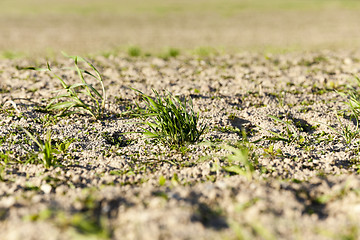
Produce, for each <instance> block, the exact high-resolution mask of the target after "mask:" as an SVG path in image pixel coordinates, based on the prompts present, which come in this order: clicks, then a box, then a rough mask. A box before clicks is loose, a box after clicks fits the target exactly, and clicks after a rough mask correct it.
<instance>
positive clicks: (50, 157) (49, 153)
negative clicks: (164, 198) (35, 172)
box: [20, 127, 57, 169]
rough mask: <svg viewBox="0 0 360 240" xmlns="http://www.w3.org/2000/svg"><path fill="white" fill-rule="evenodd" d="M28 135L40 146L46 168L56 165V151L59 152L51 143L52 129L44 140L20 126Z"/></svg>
mask: <svg viewBox="0 0 360 240" xmlns="http://www.w3.org/2000/svg"><path fill="white" fill-rule="evenodd" d="M20 128H21V129H22V130H23V131H24V132H25V133H26V135H28V137H29V138H30V139H31V140H33V141H34V143H35V144H36V145H37V146H38V147H39V148H40V150H41V151H40V153H39V154H42V157H40V158H41V159H42V163H43V165H44V167H45V168H47V169H48V168H50V167H51V166H54V165H55V163H56V158H55V156H54V153H57V150H56V149H54V148H53V147H52V144H51V131H50V130H48V131H47V133H46V136H45V139H44V141H41V140H38V139H37V138H36V137H35V136H34V135H32V134H31V133H30V132H29V131H27V130H26V129H24V128H22V127H20Z"/></svg>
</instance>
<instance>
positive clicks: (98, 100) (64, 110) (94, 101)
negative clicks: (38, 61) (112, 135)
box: [27, 54, 106, 119]
mask: <svg viewBox="0 0 360 240" xmlns="http://www.w3.org/2000/svg"><path fill="white" fill-rule="evenodd" d="M64 55H65V56H67V55H66V54H64ZM67 57H69V58H71V59H73V60H74V64H75V68H72V69H74V70H76V72H77V74H78V76H79V78H80V80H81V82H80V83H75V84H73V85H68V84H67V83H66V82H65V80H63V79H62V78H61V77H60V76H58V75H57V74H55V73H53V71H52V69H51V67H50V65H49V63H47V68H45V69H44V68H35V67H29V68H27V69H31V70H37V71H48V72H51V73H52V74H53V76H54V77H55V78H57V79H58V80H59V81H60V83H61V85H62V87H63V89H60V90H58V91H57V92H58V95H57V96H55V97H53V98H52V99H51V100H50V103H49V104H48V105H47V106H46V108H45V109H46V110H50V111H60V113H59V114H57V116H64V115H70V114H73V113H78V112H86V113H88V114H90V115H91V116H92V117H93V118H95V119H99V118H101V117H102V116H103V114H104V111H105V102H106V92H105V87H104V81H103V78H102V76H101V74H100V73H99V71H98V70H97V69H96V68H95V67H94V65H92V64H91V63H90V62H88V61H87V60H85V59H84V58H81V57H77V56H67ZM79 62H84V63H86V64H87V65H88V66H89V67H90V68H91V69H92V70H93V72H94V73H91V72H89V71H87V70H84V69H81V68H80V67H79ZM85 76H89V77H92V78H94V79H96V80H97V81H98V82H99V83H100V85H101V88H102V94H100V93H99V92H98V90H96V89H95V88H94V87H93V86H91V85H90V84H88V83H87V82H86V81H85ZM61 100H63V101H61Z"/></svg>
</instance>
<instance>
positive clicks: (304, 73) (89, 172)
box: [0, 51, 360, 239]
mask: <svg viewBox="0 0 360 240" xmlns="http://www.w3.org/2000/svg"><path fill="white" fill-rule="evenodd" d="M359 56H360V55H359V54H358V53H355V52H330V51H326V52H314V53H307V54H305V53H303V54H282V55H263V54H253V53H243V54H235V55H220V56H213V57H206V58H199V57H196V56H188V57H184V56H180V57H177V58H169V59H161V58H154V57H147V58H141V57H140V58H129V57H125V56H110V57H108V58H105V57H96V58H93V59H91V61H92V62H93V64H94V65H95V66H97V67H98V68H99V70H100V72H101V73H103V76H104V79H105V80H104V81H105V86H106V90H107V93H108V96H109V98H108V102H107V106H106V109H107V114H106V117H105V118H104V119H102V120H92V119H91V117H90V116H88V115H72V116H70V117H59V118H54V117H52V115H48V114H47V113H44V112H41V111H39V109H41V107H43V106H45V105H46V103H47V102H48V99H49V98H50V97H51V96H54V92H53V91H54V90H56V89H58V88H59V87H60V84H59V81H58V80H56V79H54V78H52V77H51V76H50V75H49V74H48V73H45V72H36V71H30V70H18V69H19V68H21V67H26V66H30V65H31V66H32V65H33V64H34V62H29V61H26V60H2V61H1V62H0V89H1V94H0V104H1V106H2V108H1V114H0V125H1V128H0V137H1V146H0V152H2V153H3V155H2V157H1V160H0V162H1V164H2V165H1V166H2V171H1V182H0V232H1V236H0V239H81V238H84V239H90V238H93V239H343V238H346V239H359V237H360V235H359V234H360V233H359V231H358V229H359V227H360V226H359V222H360V221H359V220H360V219H359V216H360V196H359V193H360V192H359V191H360V181H359V180H360V178H359V175H358V172H359V168H360V167H359V166H360V165H359V150H358V149H359V145H358V144H359V142H358V137H355V138H354V139H353V140H352V141H351V142H350V143H346V141H345V139H344V137H343V136H342V135H341V134H338V133H337V132H335V131H334V130H332V129H330V128H329V127H328V126H327V125H326V124H328V125H330V126H332V127H333V128H334V129H335V130H336V131H338V132H341V131H342V130H343V128H342V127H341V124H340V121H341V123H342V124H343V125H344V126H347V127H349V128H350V129H352V130H354V129H355V127H356V125H355V124H354V121H351V120H350V119H349V116H350V115H349V113H348V112H347V111H346V110H347V109H348V106H347V105H346V104H345V103H346V101H347V100H346V99H345V98H344V97H342V96H340V94H339V93H337V92H336V91H340V92H341V91H342V92H344V91H345V92H346V89H347V88H346V85H347V84H352V85H354V84H355V82H354V81H353V76H354V74H357V73H358V72H359V71H360V61H359ZM42 66H44V63H42ZM51 66H52V67H53V69H54V71H55V72H56V73H58V74H59V76H62V77H63V78H64V79H65V80H66V81H67V82H70V83H74V82H78V81H79V80H78V79H77V76H76V74H75V73H74V72H73V71H72V70H61V68H64V67H71V66H72V62H71V61H69V60H67V59H64V58H59V59H58V60H57V61H56V62H54V63H51ZM94 86H95V87H99V86H98V85H96V84H94ZM354 86H355V85H354ZM129 87H133V88H136V89H139V90H141V91H143V92H145V93H147V94H150V95H153V94H152V92H151V89H152V88H154V89H156V90H159V91H161V90H162V89H167V90H169V91H170V92H172V93H173V94H176V95H180V96H187V97H191V98H192V99H193V102H194V109H195V110H196V111H198V112H199V113H200V117H201V119H202V121H203V122H204V123H205V124H207V126H208V131H207V132H206V133H205V134H204V136H203V141H208V142H212V143H213V145H212V146H210V145H202V144H190V145H188V146H187V147H185V148H183V149H181V150H172V149H170V148H168V147H167V146H164V145H162V144H160V143H157V142H154V141H151V140H149V139H145V138H144V137H143V136H141V135H140V134H136V133H132V134H125V133H127V132H134V131H138V130H139V129H138V128H137V125H133V124H129V122H133V121H134V119H130V118H129V117H128V115H122V113H124V112H125V111H127V110H128V109H129V108H131V106H133V105H134V103H135V101H139V98H138V97H137V95H136V94H135V92H134V91H132V90H131V89H129ZM335 90H336V91H335ZM11 101H13V102H14V103H15V104H16V107H17V109H18V111H19V112H20V114H19V113H17V111H16V110H15V109H14V106H13V105H12V104H11ZM344 110H345V112H342V111H344ZM336 113H339V114H340V117H339V119H337V117H336ZM269 115H273V116H277V117H279V118H281V119H282V120H283V121H287V122H288V124H289V126H291V127H292V128H293V129H295V132H296V134H297V135H298V137H291V136H288V135H286V125H285V124H282V123H279V122H276V121H274V120H273V119H271V118H270V117H269ZM19 125H20V126H23V127H25V128H27V129H28V130H29V131H31V132H33V133H34V134H38V136H41V138H42V136H44V135H45V134H46V131H47V130H51V131H52V139H53V143H54V144H56V143H61V142H68V141H72V142H71V144H70V146H69V149H68V150H67V151H66V152H65V153H59V154H57V155H56V157H57V159H58V161H59V164H60V165H61V166H55V167H51V168H50V169H45V168H44V167H43V166H42V165H41V164H39V160H37V159H38V158H35V159H33V160H31V158H30V156H31V155H30V154H29V152H30V153H31V152H35V153H36V152H37V151H39V149H38V147H37V146H36V144H34V143H33V142H32V141H31V140H29V137H27V136H26V134H25V133H24V132H23V131H21V130H19V129H18V128H17V126H19ZM241 130H246V131H247V133H248V141H249V142H250V143H247V147H248V148H249V149H250V152H249V159H250V160H251V162H252V163H253V165H254V167H255V171H254V173H253V174H252V175H243V174H236V173H234V172H231V171H229V170H227V169H228V168H227V167H229V166H230V165H232V164H231V163H230V162H229V161H228V160H227V158H226V156H228V155H229V154H230V152H228V151H226V150H224V149H223V148H222V147H221V146H222V145H221V144H224V143H226V144H233V145H235V146H239V145H241V143H242V141H243V140H244V139H243V137H242V135H241V133H240V132H241ZM270 131H271V132H275V133H278V134H283V136H284V137H285V138H287V139H288V140H289V141H288V142H286V141H279V140H273V141H270V140H262V139H263V138H264V137H265V138H266V137H271V136H274V135H273V134H271V132H270ZM257 140H261V141H257ZM7 151H11V152H7ZM5 155H7V156H8V158H6V157H5ZM27 161H28V162H29V163H26V162H27ZM235 165H237V166H240V167H241V166H242V165H241V163H236V164H235Z"/></svg>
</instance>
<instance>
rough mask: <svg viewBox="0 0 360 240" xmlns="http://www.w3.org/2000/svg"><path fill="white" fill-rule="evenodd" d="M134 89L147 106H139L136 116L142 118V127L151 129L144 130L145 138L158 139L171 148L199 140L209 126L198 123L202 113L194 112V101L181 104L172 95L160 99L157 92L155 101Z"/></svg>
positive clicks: (168, 94)
mask: <svg viewBox="0 0 360 240" xmlns="http://www.w3.org/2000/svg"><path fill="white" fill-rule="evenodd" d="M133 90H135V91H136V92H138V93H140V95H141V97H142V99H143V100H144V102H145V104H146V108H141V107H140V106H139V105H138V104H137V112H136V113H134V114H133V115H134V116H138V117H140V118H142V119H143V122H141V124H143V125H146V126H148V127H149V128H150V130H149V129H147V128H142V129H143V130H144V131H143V132H142V133H143V134H144V135H145V136H147V137H150V138H156V139H158V140H160V141H161V142H163V143H165V144H168V145H170V146H180V145H184V144H185V143H195V142H197V141H199V139H200V137H201V135H202V134H203V133H204V131H205V129H206V125H204V124H198V121H199V113H197V114H196V113H195V112H194V110H193V104H192V100H191V98H190V99H189V100H187V99H186V98H185V99H184V101H181V100H180V99H179V98H178V97H175V96H173V95H172V94H171V93H170V92H167V95H166V96H160V95H159V93H158V92H157V91H156V90H153V92H154V93H155V99H152V98H151V97H150V96H148V95H146V94H144V93H142V92H140V91H139V90H136V89H133ZM198 125H199V126H198Z"/></svg>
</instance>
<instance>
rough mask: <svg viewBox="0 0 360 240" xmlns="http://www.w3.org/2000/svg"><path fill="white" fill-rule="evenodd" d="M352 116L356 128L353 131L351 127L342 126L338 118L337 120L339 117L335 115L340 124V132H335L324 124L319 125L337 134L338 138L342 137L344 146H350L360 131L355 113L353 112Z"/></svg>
mask: <svg viewBox="0 0 360 240" xmlns="http://www.w3.org/2000/svg"><path fill="white" fill-rule="evenodd" d="M353 116H354V117H355V119H356V127H355V129H354V130H353V129H351V127H350V126H349V125H344V124H343V123H342V122H341V120H340V118H339V115H338V114H336V117H337V119H338V121H339V123H340V129H341V130H340V131H337V130H336V129H335V128H333V127H331V126H330V125H328V124H325V123H321V124H324V125H326V126H327V127H328V128H330V129H331V130H333V131H334V132H335V133H337V134H338V135H339V136H341V137H343V139H344V140H345V142H346V144H350V143H351V142H352V141H353V140H354V139H355V138H357V137H358V136H359V134H360V129H359V119H358V117H357V115H356V113H355V112H354V114H353Z"/></svg>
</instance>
